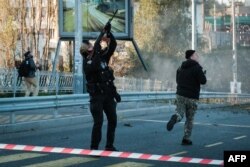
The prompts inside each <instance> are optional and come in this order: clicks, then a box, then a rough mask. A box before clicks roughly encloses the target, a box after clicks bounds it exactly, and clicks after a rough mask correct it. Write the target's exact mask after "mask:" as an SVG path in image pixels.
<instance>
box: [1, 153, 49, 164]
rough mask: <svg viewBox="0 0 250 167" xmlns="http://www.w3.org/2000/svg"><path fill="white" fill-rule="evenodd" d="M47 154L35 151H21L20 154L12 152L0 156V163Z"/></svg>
mask: <svg viewBox="0 0 250 167" xmlns="http://www.w3.org/2000/svg"><path fill="white" fill-rule="evenodd" d="M46 155H47V154H37V153H21V154H12V155H6V156H4V155H2V156H0V164H1V163H7V162H12V161H20V160H25V159H30V158H36V157H42V156H46ZM0 166H1V165H0Z"/></svg>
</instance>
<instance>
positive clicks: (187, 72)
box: [176, 59, 207, 99]
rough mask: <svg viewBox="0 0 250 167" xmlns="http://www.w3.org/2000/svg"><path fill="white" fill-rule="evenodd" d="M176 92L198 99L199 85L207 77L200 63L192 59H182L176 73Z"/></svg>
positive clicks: (204, 81) (203, 82)
mask: <svg viewBox="0 0 250 167" xmlns="http://www.w3.org/2000/svg"><path fill="white" fill-rule="evenodd" d="M176 82H177V92H176V94H178V95H180V96H184V97H187V98H192V99H199V95H200V85H201V84H202V85H203V84H206V82H207V79H206V76H205V74H204V72H203V70H202V67H201V66H200V64H199V63H198V62H196V61H194V60H191V59H188V60H186V61H184V62H183V63H182V65H181V67H180V68H179V69H178V70H177V74H176Z"/></svg>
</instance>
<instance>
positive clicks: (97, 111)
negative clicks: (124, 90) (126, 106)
mask: <svg viewBox="0 0 250 167" xmlns="http://www.w3.org/2000/svg"><path fill="white" fill-rule="evenodd" d="M90 112H91V114H92V117H93V120H94V125H93V128H92V135H91V145H90V148H91V149H98V146H99V143H100V141H101V138H102V125H103V112H104V113H105V114H106V117H107V121H108V127H107V140H106V147H107V148H112V147H113V143H114V139H115V129H116V125H117V115H116V102H115V100H114V97H113V96H110V95H105V94H101V95H94V96H91V97H90Z"/></svg>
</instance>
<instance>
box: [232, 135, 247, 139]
mask: <svg viewBox="0 0 250 167" xmlns="http://www.w3.org/2000/svg"><path fill="white" fill-rule="evenodd" d="M245 137H247V136H245V135H243V136H239V137H235V138H234V140H240V139H243V138H245Z"/></svg>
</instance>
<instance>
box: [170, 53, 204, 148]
mask: <svg viewBox="0 0 250 167" xmlns="http://www.w3.org/2000/svg"><path fill="white" fill-rule="evenodd" d="M185 57H186V59H187V60H186V61H184V62H183V63H182V65H181V67H180V68H179V69H178V70H177V75H176V81H177V92H176V113H175V114H174V115H172V117H171V119H170V120H169V122H168V123H167V130H168V131H171V130H172V129H173V127H174V124H175V123H177V122H180V121H181V120H182V118H183V117H184V114H185V115H186V122H185V125H184V137H183V139H182V145H192V141H191V140H190V137H191V133H192V128H193V119H194V115H195V111H196V109H197V104H196V103H197V101H198V99H199V94H200V85H201V84H206V82H207V79H206V76H205V73H206V72H205V71H203V70H202V67H201V66H200V64H199V57H198V55H197V53H196V52H195V50H187V51H186V54H185Z"/></svg>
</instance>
